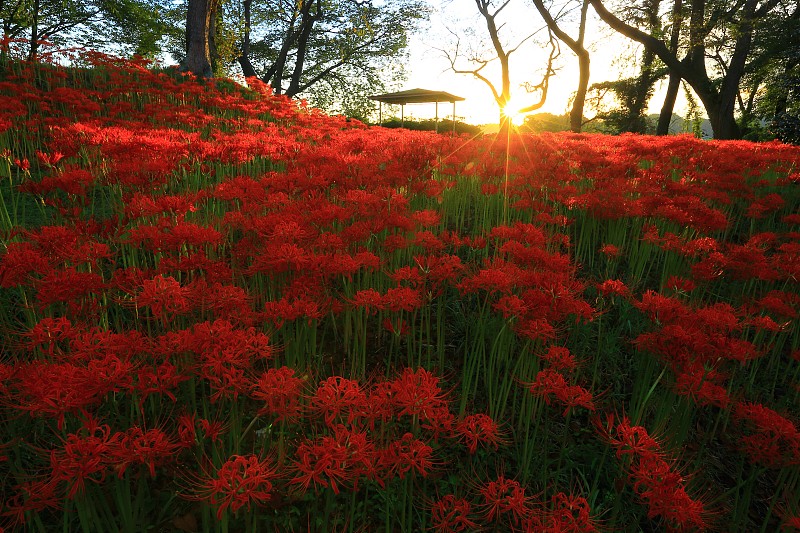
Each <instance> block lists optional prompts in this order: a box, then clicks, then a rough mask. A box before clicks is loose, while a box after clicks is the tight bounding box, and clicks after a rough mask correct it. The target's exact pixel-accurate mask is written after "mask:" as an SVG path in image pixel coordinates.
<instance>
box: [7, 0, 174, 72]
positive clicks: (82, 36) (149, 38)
mask: <svg viewBox="0 0 800 533" xmlns="http://www.w3.org/2000/svg"><path fill="white" fill-rule="evenodd" d="M160 13H161V10H160V9H159V6H158V5H155V4H153V3H152V2H151V1H149V0H0V22H1V23H2V30H1V33H2V35H3V36H4V37H5V38H6V39H12V40H16V41H18V42H20V41H21V42H24V45H25V49H26V55H27V57H28V59H29V60H35V59H37V58H38V56H39V53H40V49H41V43H42V42H43V41H47V42H50V43H53V44H54V45H58V46H68V45H69V46H72V45H74V46H85V47H91V48H93V49H104V48H105V49H109V50H114V51H115V52H116V53H118V54H119V53H129V54H139V55H142V56H153V55H155V54H156V52H157V51H158V41H159V40H160V39H161V36H162V34H163V32H164V31H165V25H164V24H163V23H162V22H161V20H160Z"/></svg>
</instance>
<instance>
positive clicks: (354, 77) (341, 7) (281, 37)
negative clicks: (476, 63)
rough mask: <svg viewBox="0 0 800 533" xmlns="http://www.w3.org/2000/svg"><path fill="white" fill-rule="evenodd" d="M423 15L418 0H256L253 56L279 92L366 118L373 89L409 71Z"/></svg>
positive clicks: (258, 69) (252, 24)
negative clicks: (408, 57)
mask: <svg viewBox="0 0 800 533" xmlns="http://www.w3.org/2000/svg"><path fill="white" fill-rule="evenodd" d="M231 11H233V10H231ZM239 13H242V10H241V9H239ZM426 18H427V9H426V8H425V5H424V3H423V2H420V1H419V0H401V1H393V2H390V3H388V2H376V1H373V0H369V1H365V2H349V1H343V0H328V1H325V2H316V3H315V5H313V6H312V5H309V2H286V1H285V0H266V1H262V2H254V3H253V5H252V18H251V21H250V38H251V42H250V50H249V55H248V57H249V59H250V62H251V63H252V65H253V67H254V69H255V71H256V73H257V74H258V75H259V76H260V77H262V78H263V79H264V81H266V82H268V83H271V84H272V86H273V89H275V91H276V92H278V93H280V94H287V95H289V96H295V95H297V96H302V97H305V98H307V99H308V100H309V101H310V102H311V103H312V104H313V105H315V106H317V107H321V108H324V109H327V110H330V111H334V112H337V113H342V114H346V115H348V116H354V117H357V118H362V119H366V118H368V117H369V115H370V112H371V110H372V109H374V103H373V102H371V101H370V100H369V99H368V96H369V95H370V94H375V93H376V92H381V91H384V90H386V87H387V85H388V84H391V83H393V82H397V81H399V80H400V79H403V78H404V75H405V73H404V70H403V63H404V61H403V57H404V50H405V48H406V46H407V44H408V35H409V34H410V33H411V32H412V31H413V30H414V28H415V27H416V26H417V24H419V23H420V22H421V21H423V20H425V19H426ZM227 24H231V25H238V26H240V27H241V26H243V25H244V19H243V18H241V19H238V20H236V19H234V18H233V17H231V19H230V20H229V21H228V22H227ZM304 32H306V33H307V41H306V44H305V45H304V44H303V41H302V37H303V34H304ZM228 66H229V68H232V67H233V64H230V65H228Z"/></svg>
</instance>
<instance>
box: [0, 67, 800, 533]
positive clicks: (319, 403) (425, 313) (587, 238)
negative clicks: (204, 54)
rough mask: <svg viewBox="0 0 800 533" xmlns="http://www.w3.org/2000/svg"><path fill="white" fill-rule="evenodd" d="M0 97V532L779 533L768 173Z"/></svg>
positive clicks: (181, 105) (699, 154)
mask: <svg viewBox="0 0 800 533" xmlns="http://www.w3.org/2000/svg"><path fill="white" fill-rule="evenodd" d="M86 60H87V61H90V62H91V63H93V65H94V66H93V68H91V69H77V68H73V69H64V68H58V67H52V66H47V65H35V64H26V63H7V64H4V65H0V67H2V70H0V102H2V104H1V105H0V182H1V184H0V194H1V195H2V197H1V198H0V239H2V241H0V244H1V246H0V305H2V313H0V350H1V351H0V354H1V357H0V478H2V485H1V486H0V529H5V530H7V531H16V530H20V531H36V532H46V531H56V530H59V531H65V532H67V531H81V532H86V533H88V532H94V531H97V532H126V533H134V532H135V533H139V532H142V531H146V530H153V531H204V532H208V531H216V532H238V531H387V532H388V531H397V532H412V531H433V532H449V531H479V530H483V531H530V532H589V531H631V532H638V531H698V530H710V531H747V532H761V533H766V532H774V531H778V530H785V531H791V530H794V529H795V528H800V432H798V418H797V417H798V416H799V415H800V329H799V327H798V313H800V291H798V278H800V187H799V186H798V183H799V182H800V167H799V166H798V165H800V149H798V148H797V147H792V146H786V145H781V144H777V143H772V144H751V143H747V142H714V141H711V142H707V141H701V140H697V139H694V138H692V137H689V136H677V137H664V138H655V137H643V136H620V137H610V136H599V135H575V134H551V135H539V136H532V135H523V136H520V135H516V134H513V135H512V137H511V138H509V139H498V138H496V137H494V136H482V137H467V136H462V137H453V136H445V135H435V134H431V133H422V132H411V131H404V130H385V129H382V128H374V127H372V128H370V127H366V126H364V125H363V124H361V123H358V122H355V121H347V120H345V119H344V118H337V117H329V116H325V115H323V114H322V113H320V112H318V111H316V110H313V109H307V108H306V107H305V106H303V105H298V104H297V103H296V102H293V101H289V100H287V99H284V98H280V97H274V96H272V95H271V94H270V90H269V88H268V87H266V86H259V85H257V84H254V85H253V86H252V87H251V88H250V89H243V88H241V87H239V86H237V85H235V84H233V83H231V82H226V81H222V80H217V81H214V82H206V83H197V82H195V81H192V80H189V79H186V78H183V77H181V76H178V75H176V74H174V73H170V72H157V71H152V70H148V69H147V68H146V65H143V64H140V63H131V62H122V61H117V60H113V59H110V58H107V57H104V56H99V55H88V56H87V57H86Z"/></svg>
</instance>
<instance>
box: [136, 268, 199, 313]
mask: <svg viewBox="0 0 800 533" xmlns="http://www.w3.org/2000/svg"><path fill="white" fill-rule="evenodd" d="M136 305H137V306H138V307H140V308H141V307H149V308H150V312H151V313H153V316H154V317H155V318H157V319H161V318H166V316H167V314H183V313H185V312H187V311H188V310H189V309H190V307H191V304H190V302H189V289H187V288H186V287H181V284H180V282H179V281H178V280H176V279H175V278H173V277H172V276H168V277H164V276H156V277H154V278H153V279H151V280H146V281H145V282H144V283H143V284H142V292H140V293H139V295H138V296H137V297H136Z"/></svg>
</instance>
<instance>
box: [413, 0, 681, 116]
mask: <svg viewBox="0 0 800 533" xmlns="http://www.w3.org/2000/svg"><path fill="white" fill-rule="evenodd" d="M431 3H432V4H433V7H434V12H433V13H431V17H430V21H429V23H427V24H425V25H424V26H423V28H422V30H421V31H420V32H417V33H415V34H414V35H413V36H412V38H411V39H410V43H409V44H410V46H409V54H410V57H409V61H408V64H407V66H406V70H407V74H408V80H407V81H406V82H405V83H404V84H403V85H402V87H400V89H398V90H402V89H415V88H421V89H431V90H438V91H446V92H449V93H451V94H454V95H457V96H462V97H464V98H466V100H465V101H464V102H458V103H457V104H456V117H457V118H458V119H459V120H464V121H465V122H468V123H472V124H491V123H496V122H497V120H498V116H499V111H498V108H497V105H496V104H495V102H494V98H493V96H492V93H491V90H490V89H489V88H488V86H487V85H486V84H485V83H483V82H482V81H479V80H477V79H475V78H474V77H473V76H471V75H466V74H455V73H454V72H452V70H451V68H450V62H449V61H448V60H447V58H446V57H445V54H444V53H443V52H442V51H441V50H449V51H451V52H452V51H453V50H455V43H456V37H455V36H454V34H455V35H457V36H458V39H459V40H460V43H461V44H460V48H461V49H462V50H465V49H467V48H468V47H470V46H472V47H476V46H478V45H480V43H484V45H485V44H489V37H488V32H487V30H486V26H485V22H484V20H483V17H481V15H480V14H479V13H478V10H477V7H476V6H475V1H474V0H431ZM589 11H590V15H592V16H590V20H589V22H588V26H587V28H588V30H587V38H586V43H587V48H588V49H589V51H590V55H591V67H590V81H589V84H590V85H591V84H592V83H596V82H600V81H606V80H610V79H619V78H620V77H621V73H623V72H624V70H623V67H622V66H621V65H620V64H619V59H620V58H621V57H623V56H626V55H630V54H631V53H632V52H634V51H635V52H637V55H638V56H641V52H640V50H639V49H638V48H636V47H635V45H634V43H632V41H630V40H628V39H625V38H623V37H621V36H618V35H616V34H614V33H613V32H612V31H611V30H609V29H608V28H607V27H606V26H605V25H604V23H603V22H602V21H600V20H599V19H598V18H597V17H596V16H593V15H594V13H593V12H592V11H591V8H590V10H589ZM497 22H498V26H499V25H500V24H504V26H503V27H502V29H501V38H503V40H504V41H505V43H507V44H508V45H509V47H508V48H511V47H513V46H516V45H517V43H518V42H519V41H520V40H522V39H523V38H525V37H527V36H528V35H529V34H531V33H533V32H535V31H536V30H539V29H540V28H543V27H544V22H543V21H542V20H541V17H540V16H539V14H538V12H537V11H536V9H535V8H534V7H533V5H532V4H531V3H530V2H529V1H528V0H511V2H510V3H509V6H508V7H507V8H506V9H505V10H504V11H503V12H501V14H500V15H499V16H498V19H497ZM562 29H564V30H565V31H566V32H567V33H569V34H570V35H572V36H575V35H576V34H577V33H576V32H577V23H574V24H570V23H565V24H564V25H563V26H562ZM546 39H547V32H546V31H539V32H538V33H537V34H536V36H534V38H532V39H529V40H528V41H526V42H525V44H523V45H522V46H521V47H520V48H519V49H518V50H517V51H516V52H514V53H513V54H512V55H511V56H510V71H511V83H512V86H511V95H512V103H515V104H517V103H518V104H520V107H522V106H525V105H529V104H532V103H534V102H536V101H537V100H538V97H537V96H535V95H527V94H526V92H525V89H524V88H522V87H520V84H521V83H522V82H525V81H529V82H533V83H539V82H540V81H541V78H542V72H543V69H544V67H545V65H546V62H547V56H548V51H549V49H547V48H545V47H544V46H543V45H544V42H546ZM543 40H544V42H543ZM495 63H496V60H495ZM470 65H471V64H470V63H469V62H467V61H466V57H463V60H459V62H458V63H457V67H458V68H460V69H462V70H466V69H469V70H471V69H473V68H475V67H474V66H470ZM556 67H557V68H558V72H557V74H556V76H555V77H553V78H552V79H551V80H550V89H549V91H548V95H547V100H546V103H545V106H544V107H543V108H542V109H540V110H539V111H538V112H549V113H553V114H556V115H561V114H563V113H565V112H567V111H568V110H569V106H570V96H571V95H572V94H573V93H574V92H575V90H576V88H577V83H578V65H577V59H576V57H575V55H574V54H572V52H571V50H570V49H569V48H568V47H567V46H566V45H564V44H563V43H562V45H561V56H560V58H559V59H558V60H557V64H556ZM484 71H487V72H488V76H487V77H489V78H490V79H491V80H492V81H495V80H496V81H495V83H497V84H498V85H499V69H496V71H494V72H492V71H489V67H487V68H486V69H484ZM484 71H482V73H483V72H484ZM493 74H494V75H493ZM630 75H631V72H630V71H627V74H625V75H624V76H625V77H627V76H630ZM662 101H663V88H662V87H660V86H659V87H657V88H656V93H655V95H654V96H653V98H652V99H651V108H650V110H649V111H650V112H653V113H657V112H658V111H659V109H660V106H661V103H662ZM452 109H453V108H452V105H451V104H449V103H442V104H439V117H440V118H445V117H447V118H449V117H450V116H451V115H452ZM684 110H685V99H684V98H683V95H681V98H680V100H679V103H678V105H677V106H676V112H677V113H679V114H682V111H684ZM434 114H435V109H434V104H409V105H406V106H405V116H406V117H411V118H418V119H425V118H433V117H434ZM585 115H586V116H588V117H591V116H592V113H591V111H590V110H589V109H588V108H587V109H586V111H585Z"/></svg>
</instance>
